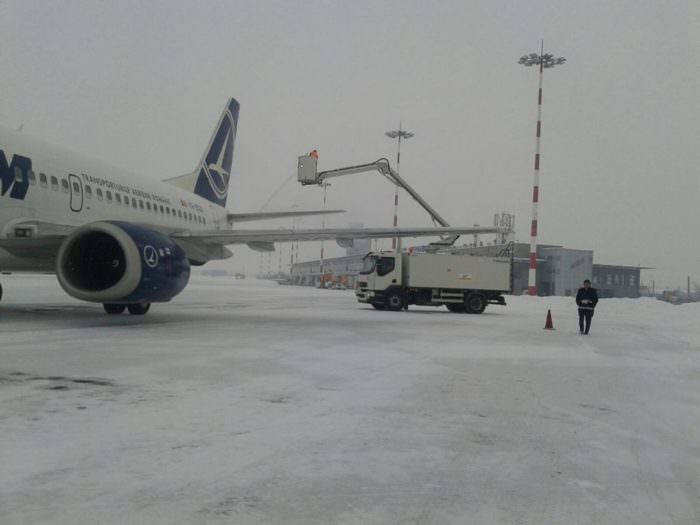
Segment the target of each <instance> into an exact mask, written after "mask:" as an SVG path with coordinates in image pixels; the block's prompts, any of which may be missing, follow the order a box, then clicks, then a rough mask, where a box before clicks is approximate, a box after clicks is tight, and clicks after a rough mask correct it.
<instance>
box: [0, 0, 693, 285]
mask: <svg viewBox="0 0 700 525" xmlns="http://www.w3.org/2000/svg"><path fill="white" fill-rule="evenodd" d="M432 4H433V3H430V2H424V1H420V2H418V1H404V2H360V1H353V2H311V1H305V2H252V1H251V2H185V1H160V2H143V1H119V2H116V1H114V2H100V1H95V0H92V1H66V2H58V1H54V2H48V1H40V2H36V1H27V0H23V1H21V2H19V1H18V2H3V3H2V4H1V9H2V16H1V17H0V61H1V63H2V70H3V72H4V74H3V75H2V78H0V102H1V103H0V123H2V125H4V126H7V127H17V126H19V125H20V124H24V130H25V132H26V133H28V134H31V135H35V136H39V137H41V138H44V139H46V140H48V141H49V142H52V143H55V144H58V145H62V146H65V147H68V148H70V149H73V150H76V151H81V152H84V153H87V154H89V155H91V156H94V157H98V158H101V159H103V160H106V161H108V162H111V163H112V164H115V165H118V166H122V167H125V168H129V169H132V170H133V171H137V172H139V173H143V174H144V176H149V177H154V178H165V177H168V176H173V175H176V174H180V173H184V172H187V171H190V170H191V169H192V168H193V166H194V164H195V163H196V162H197V161H198V159H199V156H200V155H201V152H202V150H203V148H204V146H205V143H206V141H207V140H208V138H209V135H210V133H211V130H212V128H213V126H214V124H215V121H216V118H217V117H218V114H219V112H220V110H221V108H222V107H223V105H224V103H225V100H226V98H227V97H229V96H235V97H236V98H237V99H238V100H239V101H240V103H241V119H240V127H239V134H238V141H237V144H236V158H235V161H234V164H235V178H234V180H233V193H232V195H231V196H230V197H229V203H230V204H229V207H230V208H232V209H234V210H236V211H249V210H256V209H258V208H259V207H260V206H261V205H262V203H263V202H264V201H265V200H266V199H267V197H268V196H269V195H270V194H271V193H272V192H273V191H274V190H275V188H277V187H278V186H279V185H280V184H281V183H282V182H283V181H284V180H285V178H287V177H288V176H289V175H291V174H292V173H294V170H295V167H296V157H297V155H299V154H301V153H304V152H306V151H308V150H310V149H312V148H317V149H318V150H319V151H320V153H321V160H320V163H321V164H320V165H321V168H322V169H325V168H332V167H338V166H341V165H347V164H354V163H360V162H368V161H371V160H374V159H376V158H378V157H382V156H388V157H390V158H391V159H392V160H393V159H394V158H395V145H394V144H393V143H392V142H391V141H390V140H389V139H387V138H386V137H384V135H383V133H384V131H386V130H388V129H392V128H395V127H396V126H397V125H398V121H399V119H403V121H404V125H405V127H407V128H408V129H410V130H412V131H414V132H415V133H416V136H415V137H414V138H412V139H410V141H408V142H407V143H406V145H405V148H404V149H403V151H402V161H403V162H402V174H403V175H404V176H405V177H406V178H407V179H408V180H410V181H411V183H412V184H413V185H414V186H415V187H416V188H417V189H418V190H419V191H420V192H421V193H422V194H423V195H424V197H425V198H426V199H427V200H428V201H429V202H430V203H431V204H433V205H434V206H435V207H436V208H438V209H439V210H440V212H441V213H442V214H443V215H444V216H445V217H446V218H447V219H448V220H449V221H450V222H451V223H453V224H469V225H471V224H474V223H481V224H485V223H490V221H491V220H492V216H493V213H494V212H497V211H503V210H506V211H510V212H512V213H515V215H516V216H517V223H518V228H517V230H518V232H517V233H518V235H517V237H518V238H519V239H520V240H522V241H527V240H528V224H529V221H530V199H531V186H532V159H533V153H534V131H535V114H536V90H537V74H536V71H535V69H532V68H530V69H526V68H524V67H522V66H519V65H518V64H517V60H518V58H519V57H520V56H521V55H522V54H525V53H528V52H532V51H536V50H537V49H538V46H539V40H540V38H543V39H544V40H545V48H546V51H548V52H552V53H554V54H555V55H561V56H565V57H566V58H567V63H566V64H565V65H564V66H562V67H560V68H555V69H554V70H549V71H547V72H546V73H545V83H544V113H543V143H542V155H543V159H542V179H541V207H540V232H541V241H542V242H545V243H558V244H564V245H566V246H568V247H571V248H585V249H588V248H590V249H593V250H595V257H596V260H597V261H598V262H603V263H611V264H615V263H619V264H642V265H650V266H655V267H657V268H658V270H656V271H654V272H649V273H646V274H643V277H644V278H645V280H647V279H651V278H655V279H656V280H657V283H660V284H661V283H664V284H675V283H679V284H680V283H682V282H684V279H685V275H687V274H691V275H694V276H695V280H698V281H700V242H698V239H700V212H699V210H698V202H699V201H700V173H698V166H700V149H698V138H699V137H700V124H699V122H700V95H698V93H700V49H699V48H700V45H699V39H698V31H699V30H700V4H698V3H697V2H685V1H673V2H659V1H653V2H652V1H640V0H635V1H625V2H621V1H617V2H615V1H613V2H609V1H606V2H603V1H600V2H599V1H588V2H545V1H530V2H522V1H511V2H494V1H483V2H466V1H461V2H440V3H438V4H436V5H432ZM285 189H286V192H284V193H283V194H282V195H281V196H280V197H279V198H277V199H275V200H274V201H273V202H272V203H271V204H270V206H269V207H268V208H269V209H284V208H288V207H289V206H291V205H294V204H296V205H299V206H300V207H307V208H309V207H318V206H320V197H321V195H320V194H321V191H320V190H319V189H317V188H304V189H302V188H300V187H298V186H297V184H296V183H295V182H293V181H292V182H290V183H289V184H288V185H287V186H286V188H285ZM392 195H393V190H392V188H391V186H390V185H389V184H388V183H387V182H385V181H383V180H380V179H379V177H378V176H376V175H366V176H361V177H357V178H355V179H345V180H340V181H337V182H335V183H334V184H333V186H332V187H331V188H329V206H331V207H344V208H346V209H348V210H350V211H351V213H350V214H349V215H350V216H349V217H342V218H338V217H334V218H332V219H329V221H328V224H329V225H330V226H343V225H345V224H346V223H347V221H348V220H349V219H352V220H355V219H361V220H363V221H364V222H365V224H366V225H367V226H388V225H390V223H391V215H392V209H391V202H392ZM408 199H409V198H408V196H407V195H406V194H402V200H401V209H400V217H399V224H400V225H401V224H403V225H407V226H408V225H416V226H417V225H428V221H427V219H426V216H425V214H424V212H422V211H421V210H420V209H419V208H418V207H417V206H416V205H415V204H413V203H409V200H408ZM269 225H272V226H275V224H274V223H271V224H270V223H260V224H259V226H260V227H265V226H269ZM303 225H306V226H308V227H315V226H318V219H313V220H311V219H308V220H306V221H305V222H304V223H302V226H303ZM246 226H249V227H255V226H258V225H246ZM248 252H249V250H247V248H242V249H240V250H238V251H237V254H236V257H237V259H236V261H237V262H236V264H242V263H246V262H247V264H249V265H252V264H254V262H253V261H257V255H251V254H249V253H248ZM304 253H306V254H308V256H309V257H310V256H312V255H315V254H316V253H317V248H311V247H308V248H307V249H306V250H305V252H304ZM338 253H339V251H338ZM273 258H274V259H275V260H276V255H275V256H273ZM286 258H288V255H285V259H286ZM275 266H276V265H275Z"/></svg>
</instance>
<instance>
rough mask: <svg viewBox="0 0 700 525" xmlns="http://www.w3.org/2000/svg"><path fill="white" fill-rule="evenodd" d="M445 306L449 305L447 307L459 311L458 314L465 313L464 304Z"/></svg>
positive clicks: (451, 310) (454, 311)
mask: <svg viewBox="0 0 700 525" xmlns="http://www.w3.org/2000/svg"><path fill="white" fill-rule="evenodd" d="M445 306H446V307H447V309H448V310H449V311H450V312H453V313H457V314H463V313H464V305H463V304H446V305H445Z"/></svg>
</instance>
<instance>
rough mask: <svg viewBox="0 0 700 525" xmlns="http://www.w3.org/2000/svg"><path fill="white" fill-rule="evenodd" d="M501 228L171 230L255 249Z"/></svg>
mask: <svg viewBox="0 0 700 525" xmlns="http://www.w3.org/2000/svg"><path fill="white" fill-rule="evenodd" d="M500 231H501V228H499V227H495V226H491V227H448V228H326V229H315V230H290V229H282V228H280V229H276V230H238V229H236V230H218V231H186V232H177V233H173V234H171V237H173V238H174V239H180V240H183V241H188V240H189V241H195V242H197V241H198V242H203V243H206V244H218V245H222V246H224V245H231V244H247V245H249V246H250V247H251V248H253V249H259V250H260V251H269V249H274V246H273V245H274V243H276V242H289V241H324V240H332V239H335V240H337V241H338V242H339V244H341V245H342V243H343V241H351V240H352V239H380V238H392V237H439V236H443V235H467V234H475V233H498V232H500Z"/></svg>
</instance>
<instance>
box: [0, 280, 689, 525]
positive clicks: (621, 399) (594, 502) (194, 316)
mask: <svg viewBox="0 0 700 525" xmlns="http://www.w3.org/2000/svg"><path fill="white" fill-rule="evenodd" d="M3 285H4V288H5V297H4V299H3V301H4V302H3V304H2V306H0V466H1V467H0V509H1V512H2V514H1V516H2V518H1V519H0V521H1V522H2V523H3V524H15V523H33V524H41V523H52V524H54V523H60V524H62V523H65V524H79V523H91V524H92V523H110V524H111V523H119V524H122V523H123V524H126V523H149V524H158V523H235V524H275V523H284V524H309V525H312V524H327V523H339V524H349V523H362V524H380V523H381V524H384V523H396V524H399V523H401V524H403V523H429V524H446V523H460V524H461V523H479V524H481V523H519V524H542V523H567V524H589V523H591V524H592V523H614V524H619V523H634V524H655V525H656V524H665V523H674V524H697V523H698V522H700V499H699V498H698V494H700V424H699V423H700V408H699V407H700V364H699V362H700V360H699V358H700V326H699V324H698V322H697V320H698V317H699V316H700V305H697V304H688V305H681V306H672V305H669V304H666V303H662V302H659V301H655V300H652V299H639V300H624V299H619V300H617V299H610V300H603V301H601V302H600V304H599V306H598V309H597V311H596V315H595V317H594V318H593V325H592V328H591V335H589V336H580V335H578V333H577V332H578V327H577V315H576V309H575V307H574V306H573V301H572V300H571V299H568V298H529V297H512V298H508V303H509V304H508V306H507V307H500V306H490V307H489V308H488V309H487V310H486V312H485V313H484V314H483V315H475V316H471V315H466V314H453V313H448V312H447V311H446V310H445V309H443V308H411V310H410V311H408V312H397V313H394V312H379V311H375V310H373V309H372V308H368V307H367V306H364V305H360V304H358V303H356V302H355V299H354V296H353V293H352V292H351V291H339V290H315V289H310V288H298V287H285V286H278V285H276V284H274V283H270V282H263V281H256V280H252V279H248V280H245V281H236V280H233V279H229V278H208V277H201V276H198V277H194V278H193V281H192V283H191V284H190V286H189V287H188V288H187V289H186V291H185V292H184V293H183V294H182V295H181V296H179V297H178V298H176V300H175V301H173V302H172V303H169V304H162V305H154V306H153V308H152V310H151V312H150V313H149V314H148V315H147V316H145V317H131V316H129V315H122V316H107V315H105V314H103V312H102V310H101V307H99V306H96V305H90V304H85V303H80V302H77V301H74V300H72V299H70V298H68V297H66V296H65V295H63V294H62V292H61V291H60V289H59V287H58V285H57V284H56V281H55V279H54V278H53V277H50V276H40V277H36V276H32V277H26V276H3ZM549 308H551V310H552V314H553V318H554V325H555V328H556V330H555V331H545V330H543V329H542V328H543V326H544V322H545V317H546V313H547V309H549Z"/></svg>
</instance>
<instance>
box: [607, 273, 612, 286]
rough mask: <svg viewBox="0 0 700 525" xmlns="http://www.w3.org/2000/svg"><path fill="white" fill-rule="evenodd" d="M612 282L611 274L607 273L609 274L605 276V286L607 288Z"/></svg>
mask: <svg viewBox="0 0 700 525" xmlns="http://www.w3.org/2000/svg"><path fill="white" fill-rule="evenodd" d="M612 281H613V278H612V274H611V273H609V274H608V275H607V276H606V284H607V285H608V286H610V285H611V284H612Z"/></svg>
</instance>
